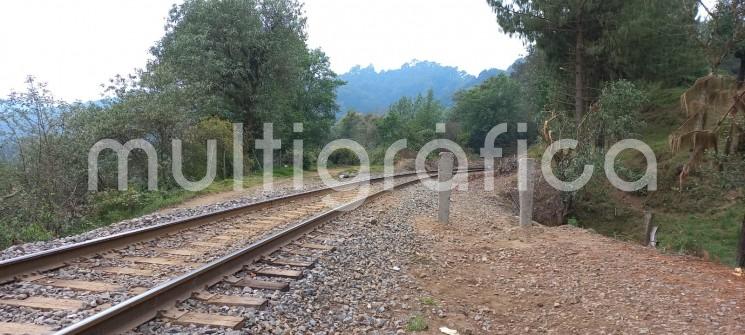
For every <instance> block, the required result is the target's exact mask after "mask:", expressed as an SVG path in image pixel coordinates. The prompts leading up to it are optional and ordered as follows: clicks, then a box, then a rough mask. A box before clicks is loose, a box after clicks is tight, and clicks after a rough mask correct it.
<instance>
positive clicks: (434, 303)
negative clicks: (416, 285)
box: [419, 297, 437, 306]
mask: <svg viewBox="0 0 745 335" xmlns="http://www.w3.org/2000/svg"><path fill="white" fill-rule="evenodd" d="M419 301H420V302H421V303H422V305H425V306H437V301H436V300H435V299H434V298H432V297H422V298H421V299H419Z"/></svg>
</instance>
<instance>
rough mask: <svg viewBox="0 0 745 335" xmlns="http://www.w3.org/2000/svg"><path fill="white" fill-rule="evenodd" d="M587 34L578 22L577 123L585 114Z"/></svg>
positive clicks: (575, 64) (575, 71)
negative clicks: (585, 34)
mask: <svg viewBox="0 0 745 335" xmlns="http://www.w3.org/2000/svg"><path fill="white" fill-rule="evenodd" d="M584 53H585V36H584V31H583V30H582V23H578V24H577V36H576V45H575V48H574V80H575V92H574V118H575V121H576V123H577V125H579V124H580V122H582V116H583V115H584V114H585V74H584V72H585V57H584Z"/></svg>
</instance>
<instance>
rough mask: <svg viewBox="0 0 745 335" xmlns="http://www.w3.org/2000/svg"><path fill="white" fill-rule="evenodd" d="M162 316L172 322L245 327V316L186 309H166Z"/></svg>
mask: <svg viewBox="0 0 745 335" xmlns="http://www.w3.org/2000/svg"><path fill="white" fill-rule="evenodd" d="M161 317H162V318H166V319H169V320H170V321H171V322H172V323H174V324H178V325H182V326H189V325H201V326H211V327H222V328H230V329H240V328H242V327H243V322H244V321H245V320H246V318H244V317H239V316H229V315H220V314H210V313H197V312H186V311H166V312H161Z"/></svg>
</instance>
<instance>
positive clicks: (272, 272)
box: [251, 268, 303, 279]
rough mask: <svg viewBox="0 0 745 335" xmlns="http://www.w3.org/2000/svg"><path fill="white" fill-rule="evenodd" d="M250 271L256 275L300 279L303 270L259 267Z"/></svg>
mask: <svg viewBox="0 0 745 335" xmlns="http://www.w3.org/2000/svg"><path fill="white" fill-rule="evenodd" d="M251 272H253V273H255V274H256V275H257V276H264V277H279V278H290V279H300V278H302V277H303V271H300V270H288V269H274V268H261V269H258V270H251Z"/></svg>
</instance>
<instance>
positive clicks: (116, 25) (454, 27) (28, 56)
mask: <svg viewBox="0 0 745 335" xmlns="http://www.w3.org/2000/svg"><path fill="white" fill-rule="evenodd" d="M174 2H175V1H174V0H129V1H119V0H0V41H1V42H2V43H3V47H2V50H0V98H1V97H4V96H6V95H7V94H8V93H10V91H11V90H16V91H22V90H23V89H24V87H25V85H24V80H25V78H26V76H28V75H33V76H35V77H36V78H37V79H38V80H40V81H44V82H47V83H48V84H49V88H50V90H51V91H52V92H53V94H54V95H55V96H56V97H57V98H61V99H65V100H68V101H72V100H83V101H87V100H95V99H100V98H101V97H102V93H103V89H102V88H101V84H103V83H106V82H107V81H108V79H109V78H112V77H113V76H115V75H116V74H129V73H132V72H133V71H134V69H136V68H142V67H143V66H144V65H145V64H146V62H147V59H148V57H149V54H148V49H149V48H150V47H151V46H152V45H153V44H154V43H155V42H156V41H157V40H159V39H160V37H161V36H162V35H163V26H164V24H165V19H166V16H167V15H168V10H169V9H170V8H171V6H172V4H173V3H174ZM305 2H306V5H305V9H306V15H307V18H308V33H309V37H308V44H309V45H310V46H311V47H314V48H316V47H320V48H321V49H323V50H324V51H325V52H326V54H327V55H329V57H330V59H331V66H332V69H333V70H334V71H336V72H337V73H344V72H346V71H347V70H349V69H350V68H351V67H353V66H354V65H358V64H359V65H363V66H366V65H368V64H372V65H374V66H375V68H376V69H378V70H383V69H394V68H398V67H400V66H401V65H402V64H404V63H406V62H408V61H411V60H413V59H418V60H428V61H435V62H439V63H441V64H444V65H450V66H457V67H459V68H460V69H462V70H465V71H467V72H469V73H471V74H478V73H479V72H480V71H481V70H484V69H488V68H493V67H496V68H500V69H506V68H507V67H508V66H509V65H511V64H512V63H513V62H514V61H515V59H517V58H518V57H520V56H521V55H522V54H524V53H525V49H524V47H523V44H522V42H521V41H519V40H517V39H511V38H509V37H507V36H506V35H504V34H502V33H500V31H499V26H498V25H497V23H496V19H495V16H494V14H493V13H492V12H491V10H490V8H489V6H488V5H487V4H486V1H484V0H375V1H370V0H306V1H305Z"/></svg>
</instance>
